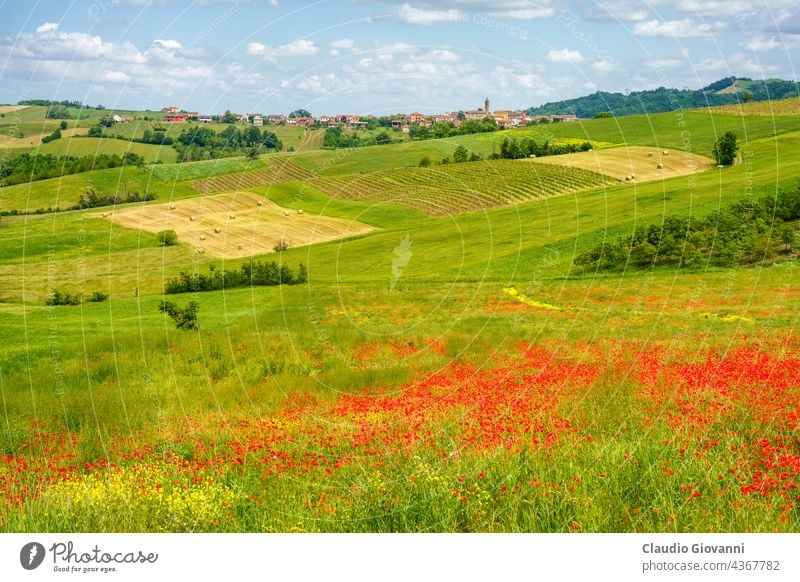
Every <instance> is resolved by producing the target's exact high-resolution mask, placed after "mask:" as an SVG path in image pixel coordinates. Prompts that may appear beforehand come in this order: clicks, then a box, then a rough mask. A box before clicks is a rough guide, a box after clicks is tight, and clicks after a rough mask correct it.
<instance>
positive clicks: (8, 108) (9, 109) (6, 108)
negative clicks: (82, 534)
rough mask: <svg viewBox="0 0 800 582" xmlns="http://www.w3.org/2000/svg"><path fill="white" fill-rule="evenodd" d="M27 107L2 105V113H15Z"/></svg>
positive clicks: (0, 111) (0, 107)
mask: <svg viewBox="0 0 800 582" xmlns="http://www.w3.org/2000/svg"><path fill="white" fill-rule="evenodd" d="M26 107H28V105H0V113H14V112H15V111H19V110H20V109H25V108H26Z"/></svg>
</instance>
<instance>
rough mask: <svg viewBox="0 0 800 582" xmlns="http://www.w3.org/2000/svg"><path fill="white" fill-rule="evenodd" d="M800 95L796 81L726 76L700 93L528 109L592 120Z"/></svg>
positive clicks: (588, 98)
mask: <svg viewBox="0 0 800 582" xmlns="http://www.w3.org/2000/svg"><path fill="white" fill-rule="evenodd" d="M799 95H800V87H798V84H797V83H796V82H794V81H784V80H782V79H766V80H762V81H753V80H752V79H748V78H737V77H726V78H725V79H720V80H719V81H716V82H714V83H711V84H710V85H707V86H705V87H703V88H702V89H698V90H690V89H670V88H666V87H659V88H657V89H650V90H645V91H634V92H632V93H628V94H622V93H609V92H606V91H597V92H596V93H593V94H591V95H585V96H583V97H577V98H575V99H567V100H564V101H553V102H550V103H545V104H544V105H541V106H539V107H531V108H529V109H527V113H528V114H529V115H558V114H562V115H563V114H575V115H577V116H578V117H582V118H590V117H594V116H595V115H596V114H597V113H601V112H610V113H611V114H612V115H614V116H615V117H620V116H623V115H637V114H645V113H663V112H666V111H677V110H680V109H696V108H701V107H715V106H719V105H731V104H735V103H740V102H741V101H750V100H752V101H768V100H773V101H774V100H779V99H785V98H788V97H797V96H799Z"/></svg>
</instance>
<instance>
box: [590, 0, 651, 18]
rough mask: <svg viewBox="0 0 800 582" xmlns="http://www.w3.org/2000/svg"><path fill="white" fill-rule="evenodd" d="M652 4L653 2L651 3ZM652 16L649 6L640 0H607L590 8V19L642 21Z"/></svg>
mask: <svg viewBox="0 0 800 582" xmlns="http://www.w3.org/2000/svg"><path fill="white" fill-rule="evenodd" d="M650 4H652V3H650ZM649 16H650V10H649V6H648V4H646V3H643V2H641V1H640V0H606V1H605V2H598V3H595V5H594V6H592V7H591V8H589V10H588V12H587V13H586V17H587V18H588V19H589V20H609V21H617V20H622V21H634V22H635V21H640V20H647V18H649Z"/></svg>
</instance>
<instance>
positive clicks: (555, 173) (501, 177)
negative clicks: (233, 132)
mask: <svg viewBox="0 0 800 582" xmlns="http://www.w3.org/2000/svg"><path fill="white" fill-rule="evenodd" d="M610 183H613V180H611V179H610V178H607V177H605V176H602V175H600V174H596V173H594V172H590V171H587V170H582V169H579V168H572V167H567V166H556V165H547V164H531V163H527V162H518V161H497V162H486V163H470V164H453V165H450V166H442V167H437V168H408V169H400V170H393V171H389V172H382V173H380V174H372V175H363V174H362V175H357V176H356V175H354V176H339V177H336V178H323V179H317V180H315V181H314V186H315V187H316V188H318V189H320V190H322V191H324V192H326V193H328V194H330V195H332V196H335V197H337V198H343V199H346V200H367V201H372V202H390V203H394V204H402V205H405V206H409V207H412V208H415V209H417V210H421V211H423V212H425V213H427V214H433V215H446V214H457V213H459V212H468V211H470V210H478V209H482V208H491V207H495V206H507V205H512V204H518V203H521V202H526V201H528V200H533V199H536V198H542V197H545V196H555V195H558V194H563V193H567V192H575V191H578V190H585V189H589V188H594V187H598V186H602V185H604V184H610Z"/></svg>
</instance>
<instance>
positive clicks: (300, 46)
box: [246, 39, 319, 62]
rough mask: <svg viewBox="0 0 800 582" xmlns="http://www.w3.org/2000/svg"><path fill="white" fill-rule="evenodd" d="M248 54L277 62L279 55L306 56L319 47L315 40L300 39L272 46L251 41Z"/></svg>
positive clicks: (313, 52) (314, 52)
mask: <svg viewBox="0 0 800 582" xmlns="http://www.w3.org/2000/svg"><path fill="white" fill-rule="evenodd" d="M246 50H247V54H250V55H255V56H259V57H264V58H265V59H266V60H268V61H271V62H276V61H277V59H278V57H306V56H312V55H315V54H317V53H318V52H319V47H318V46H317V45H316V44H314V41H313V40H305V39H299V40H294V41H292V42H290V43H286V44H282V45H280V46H278V47H271V46H268V45H265V44H261V43H260V42H251V43H250V44H248V45H247V49H246Z"/></svg>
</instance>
